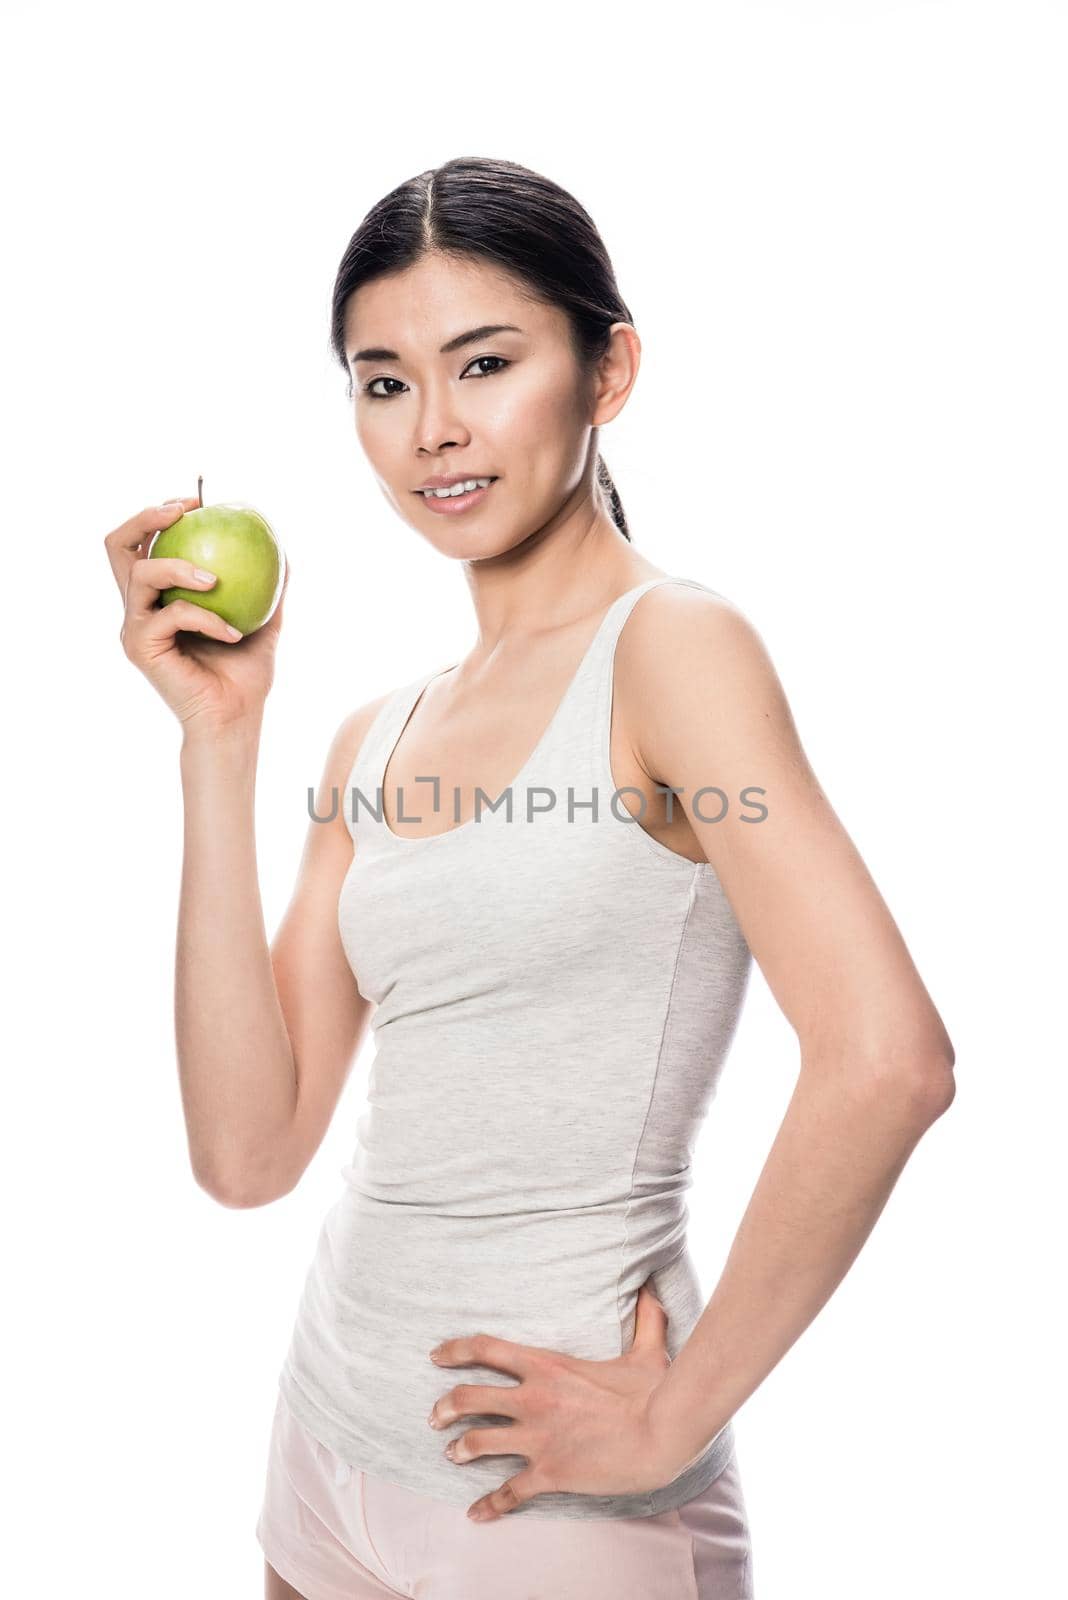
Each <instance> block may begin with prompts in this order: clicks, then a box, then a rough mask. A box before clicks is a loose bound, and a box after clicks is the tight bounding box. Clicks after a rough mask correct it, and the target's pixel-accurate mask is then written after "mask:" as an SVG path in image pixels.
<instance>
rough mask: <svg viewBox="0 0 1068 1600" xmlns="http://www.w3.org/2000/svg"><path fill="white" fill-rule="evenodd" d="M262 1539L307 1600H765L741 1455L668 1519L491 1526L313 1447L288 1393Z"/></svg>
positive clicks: (275, 1436) (508, 1520)
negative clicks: (758, 1588)
mask: <svg viewBox="0 0 1068 1600" xmlns="http://www.w3.org/2000/svg"><path fill="white" fill-rule="evenodd" d="M458 1470H461V1471H462V1468H460V1469H458ZM472 1498H477V1497H476V1496H472ZM256 1538H257V1540H258V1541H259V1544H260V1547H261V1549H262V1550H263V1553H264V1556H265V1557H266V1559H267V1560H268V1562H269V1563H270V1565H271V1566H272V1567H273V1568H274V1569H275V1571H276V1572H277V1573H278V1574H279V1576H280V1577H282V1578H284V1579H285V1580H286V1582H287V1583H289V1584H291V1585H292V1586H293V1588H294V1589H296V1590H297V1591H298V1593H299V1594H301V1595H303V1596H304V1600H396V1596H398V1595H401V1596H412V1595H418V1596H419V1600H535V1597H539V1600H540V1597H543V1596H551V1597H552V1600H605V1597H606V1596H611V1597H612V1600H752V1596H753V1574H752V1555H751V1547H750V1541H749V1526H748V1521H747V1519H746V1511H745V1501H744V1499H743V1497H742V1487H741V1481H740V1479H739V1476H738V1461H737V1452H735V1454H734V1455H733V1456H732V1457H731V1459H730V1461H729V1462H728V1463H727V1465H726V1467H724V1469H723V1471H722V1472H721V1473H720V1474H719V1476H718V1477H717V1478H715V1479H714V1481H713V1482H712V1483H711V1484H709V1486H708V1488H707V1489H705V1490H704V1491H703V1493H702V1494H700V1495H698V1496H696V1498H694V1499H693V1500H689V1501H687V1502H686V1503H685V1504H684V1505H681V1506H679V1507H678V1508H677V1509H676V1510H674V1511H662V1512H660V1514H659V1515H658V1516H654V1517H614V1518H613V1517H608V1518H589V1519H586V1518H553V1519H551V1518H547V1517H530V1516H527V1517H524V1516H521V1515H512V1516H503V1517H499V1518H497V1519H496V1520H495V1521H493V1522H483V1523H478V1522H472V1521H471V1519H470V1518H469V1517H468V1516H467V1512H466V1507H464V1506H455V1505H449V1504H446V1503H445V1502H444V1501H440V1500H434V1499H431V1498H430V1497H429V1496H427V1495H422V1494H416V1493H414V1492H413V1491H412V1490H410V1489H403V1488H401V1487H400V1485H399V1484H394V1483H387V1482H385V1481H384V1480H383V1479H381V1478H372V1477H369V1476H368V1475H367V1473H365V1472H363V1471H362V1470H361V1469H360V1468H358V1467H350V1466H349V1465H348V1464H347V1463H346V1462H344V1461H342V1460H340V1458H339V1457H338V1456H336V1455H335V1454H334V1453H333V1451H332V1450H330V1449H328V1448H327V1446H326V1445H324V1444H321V1443H320V1442H319V1441H318V1440H317V1439H314V1438H312V1436H311V1434H309V1433H308V1432H307V1430H306V1429H305V1428H304V1427H303V1426H302V1424H301V1423H300V1422H298V1421H297V1419H296V1417H295V1416H294V1415H293V1413H292V1412H291V1411H290V1409H289V1407H288V1406H287V1405H286V1403H285V1400H284V1398H283V1396H282V1394H281V1392H279V1395H278V1403H277V1406H276V1408H275V1415H274V1424H273V1427H272V1430H271V1441H270V1448H269V1452H268V1463H267V1482H266V1487H265V1490H264V1497H263V1505H262V1509H261V1511H260V1515H259V1520H258V1522H257V1523H256Z"/></svg>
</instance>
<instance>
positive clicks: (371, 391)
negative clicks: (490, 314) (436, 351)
mask: <svg viewBox="0 0 1068 1600" xmlns="http://www.w3.org/2000/svg"><path fill="white" fill-rule="evenodd" d="M483 361H496V362H497V366H495V367H493V368H491V370H490V371H489V372H479V373H475V374H474V376H475V377H478V378H492V377H493V375H494V373H497V372H503V371H504V369H505V367H510V366H511V365H512V363H511V362H510V361H506V360H505V358H504V357H503V356H475V358H474V360H473V361H469V362H468V364H467V367H477V366H478V365H479V363H480V362H483ZM467 367H465V368H464V372H462V373H461V374H460V376H461V378H462V377H463V376H464V373H465V372H466V371H467ZM376 383H396V384H400V387H401V388H402V389H403V388H404V384H403V383H401V381H400V379H399V378H387V377H381V378H369V379H368V381H367V382H366V383H365V384H364V385H363V390H362V392H363V393H364V394H365V395H366V396H367V398H368V399H369V400H392V399H393V397H394V395H395V394H396V393H397V392H398V391H397V390H396V389H393V390H390V391H389V392H388V393H387V394H379V393H376V391H375V388H374V385H375V384H376Z"/></svg>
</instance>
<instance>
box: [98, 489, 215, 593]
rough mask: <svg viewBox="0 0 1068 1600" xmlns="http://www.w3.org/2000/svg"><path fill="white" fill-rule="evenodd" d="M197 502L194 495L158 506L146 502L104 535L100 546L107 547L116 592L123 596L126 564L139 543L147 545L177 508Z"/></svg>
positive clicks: (166, 525) (131, 561)
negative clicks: (116, 587) (116, 585)
mask: <svg viewBox="0 0 1068 1600" xmlns="http://www.w3.org/2000/svg"><path fill="white" fill-rule="evenodd" d="M197 504H198V501H197V498H196V496H195V495H192V496H189V497H188V498H187V499H185V500H181V499H179V500H177V501H173V502H168V503H167V504H165V505H160V506H146V507H145V509H144V510H143V511H139V512H138V513H137V515H136V517H130V518H129V520H128V521H126V522H120V524H119V526H118V527H117V528H113V529H112V530H111V532H110V533H109V534H107V535H106V536H105V538H104V548H105V550H106V551H107V555H108V560H109V561H110V563H111V570H112V572H113V574H114V576H115V582H116V583H117V584H118V586H119V593H120V594H121V595H122V596H123V598H124V599H125V597H126V585H127V583H128V582H129V578H130V568H131V567H132V566H133V564H134V562H135V561H136V559H137V552H138V550H139V549H140V547H141V546H142V545H145V546H146V547H147V544H148V541H149V540H150V539H151V537H152V535H153V534H154V533H156V532H157V531H158V530H159V529H160V528H169V527H170V526H171V524H172V523H173V522H175V521H176V520H177V518H178V514H179V512H182V513H184V512H186V511H192V510H194V509H195V508H196V506H197Z"/></svg>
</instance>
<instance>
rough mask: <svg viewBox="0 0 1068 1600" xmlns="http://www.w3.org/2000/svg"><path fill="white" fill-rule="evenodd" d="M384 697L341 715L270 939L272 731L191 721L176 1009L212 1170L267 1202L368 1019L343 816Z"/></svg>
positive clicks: (218, 1193)
mask: <svg viewBox="0 0 1068 1600" xmlns="http://www.w3.org/2000/svg"><path fill="white" fill-rule="evenodd" d="M380 704H381V701H375V702H372V703H371V704H370V705H368V706H365V707H362V708H361V709H360V711H358V712H355V713H353V715H352V716H350V717H349V718H347V719H346V721H345V722H344V723H343V724H342V726H341V727H340V728H339V729H338V732H337V734H336V735H335V737H334V741H333V743H332V745H331V749H330V752H329V754H328V756H327V760H326V765H325V769H324V772H323V774H322V778H321V781H320V784H319V788H318V792H317V795H316V800H315V813H316V816H318V817H326V816H329V814H330V812H331V810H332V809H334V807H335V802H336V815H335V816H334V817H333V819H332V820H331V821H329V822H316V821H314V820H311V819H309V823H308V834H307V841H306V844H305V848H304V854H303V857H302V860H301V866H300V871H299V874H298V879H297V884H296V887H295V889H294V893H293V896H292V898H291V901H290V904H289V906H288V908H287V910H286V913H285V915H284V917H283V919H282V922H281V924H280V926H279V929H278V932H277V934H276V936H275V939H274V943H273V947H269V946H268V942H267V936H266V931H265V928H264V921H263V910H262V905H261V899H260V890H259V882H258V877H257V870H256V846H255V829H254V806H253V802H254V793H255V772H256V760H257V753H258V743H259V730H258V728H256V729H255V730H247V729H245V730H242V731H241V732H239V733H235V734H234V735H233V736H231V737H223V738H220V737H219V736H218V735H213V736H212V737H210V738H201V737H199V736H197V735H195V734H191V735H190V734H187V736H186V738H185V740H184V741H183V745H182V757H181V765H182V783H183V791H184V796H185V855H184V860H183V871H182V889H181V904H180V910H179V919H178V948H177V961H176V969H175V1020H176V1031H177V1042H178V1066H179V1077H180V1082H181V1091H182V1103H183V1107H184V1110H185V1118H186V1126H187V1130H188V1137H189V1149H190V1156H191V1160H192V1165H193V1170H194V1172H195V1174H196V1177H197V1181H198V1182H199V1183H200V1184H201V1186H202V1187H203V1188H205V1189H206V1190H207V1191H208V1192H209V1193H211V1194H212V1195H213V1196H215V1198H217V1199H218V1200H220V1201H221V1202H222V1203H223V1204H226V1205H233V1206H255V1205H263V1204H266V1203H268V1202H269V1201H271V1200H275V1199H277V1198H279V1197H280V1196H281V1195H283V1194H286V1193H288V1191H289V1190H290V1189H292V1188H293V1187H294V1186H295V1185H296V1183H297V1182H298V1180H299V1178H300V1175H301V1173H302V1172H303V1171H304V1170H305V1168H306V1167H307V1165H308V1162H309V1161H310V1160H311V1158H312V1156H313V1155H314V1154H315V1151H316V1150H317V1149H318V1147H319V1145H320V1143H321V1141H322V1138H323V1135H324V1134H325V1132H326V1129H327V1127H328V1126H329V1123H330V1118H331V1116H332V1114H333V1111H334V1109H335V1107H336V1105H337V1101H338V1098H339V1097H340V1094H341V1091H342V1089H343V1088H344V1085H345V1082H346V1080H347V1078H348V1074H349V1072H350V1070H351V1067H352V1063H353V1060H354V1059H355V1056H356V1054H357V1051H358V1049H359V1045H360V1042H361V1039H362V1036H363V1033H364V1031H365V1028H366V1025H367V1022H368V1019H369V1014H370V1006H369V1003H368V1002H367V1001H366V1000H365V999H364V998H363V996H362V995H361V994H360V992H359V990H358V988H357V987H356V982H355V979H354V978H353V974H352V970H351V968H350V967H349V965H348V962H347V960H346V958H345V953H344V950H343V949H342V946H341V939H340V934H339V932H338V927H337V901H338V895H339V893H340V889H341V884H342V880H343V879H344V876H345V873H346V872H347V870H348V867H349V865H350V864H351V862H352V858H353V844H352V838H351V836H350V834H349V832H348V829H347V828H346V826H345V820H344V817H343V815H342V802H343V800H344V791H345V784H346V782H347V779H348V775H349V772H350V770H351V767H352V761H353V759H354V757H355V753H356V750H357V749H358V747H359V744H360V743H361V742H362V739H363V736H364V734H365V732H366V730H367V728H368V727H369V725H370V722H371V720H372V719H373V717H374V715H375V713H376V712H377V710H378V707H379V705H380Z"/></svg>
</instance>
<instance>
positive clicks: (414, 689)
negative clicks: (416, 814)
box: [342, 667, 448, 838]
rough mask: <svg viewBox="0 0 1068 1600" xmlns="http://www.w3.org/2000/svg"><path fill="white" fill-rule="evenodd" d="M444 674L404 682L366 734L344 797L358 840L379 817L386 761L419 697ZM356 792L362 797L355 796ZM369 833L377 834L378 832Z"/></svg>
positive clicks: (349, 822)
mask: <svg viewBox="0 0 1068 1600" xmlns="http://www.w3.org/2000/svg"><path fill="white" fill-rule="evenodd" d="M442 671H446V672H447V671H448V668H447V667H445V668H438V667H436V668H435V669H434V670H433V672H425V673H424V674H423V675H422V677H419V678H412V679H411V680H410V682H408V683H402V684H401V685H400V687H399V688H396V689H394V690H393V691H392V693H390V694H388V695H387V696H386V698H385V699H384V700H383V702H382V704H381V705H380V706H379V708H378V713H377V715H376V716H375V717H374V719H373V720H372V722H371V726H370V727H369V728H368V730H367V732H366V733H365V734H364V737H363V742H362V743H361V745H360V748H359V749H358V750H357V752H356V757H355V759H354V761H353V763H352V768H351V770H350V772H349V776H348V779H347V781H346V784H345V793H344V795H343V796H342V811H343V814H344V817H345V823H346V826H347V827H348V830H349V832H350V834H352V836H353V838H355V837H356V834H357V832H358V831H359V828H360V824H361V822H368V821H369V822H374V820H375V816H376V814H380V808H381V804H382V797H381V793H380V791H381V787H382V775H383V769H384V767H385V765H386V761H387V758H388V756H389V754H390V752H391V751H392V749H393V747H394V745H395V744H396V742H397V740H398V739H399V738H400V734H401V729H402V728H403V727H404V724H405V723H406V722H407V720H408V718H409V716H410V715H411V713H412V710H413V708H414V706H415V703H416V701H417V700H418V698H419V696H420V695H421V694H422V692H423V690H424V689H425V688H426V686H427V684H428V683H429V682H430V680H431V678H436V677H437V676H438V674H439V672H442ZM357 790H358V791H359V795H357V793H356V791H357ZM370 831H371V832H372V833H374V832H376V831H377V830H375V829H372V830H370Z"/></svg>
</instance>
